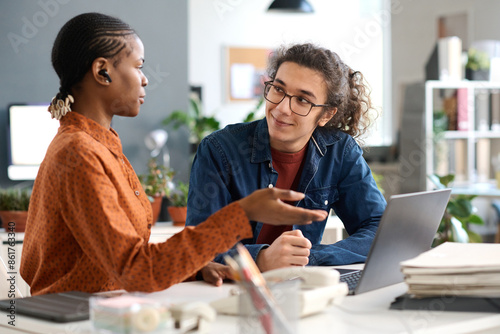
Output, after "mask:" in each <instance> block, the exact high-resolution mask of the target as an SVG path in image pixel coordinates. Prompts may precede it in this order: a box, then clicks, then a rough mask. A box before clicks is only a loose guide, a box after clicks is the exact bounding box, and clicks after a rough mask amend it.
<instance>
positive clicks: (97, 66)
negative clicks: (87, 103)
mask: <svg viewBox="0 0 500 334" xmlns="http://www.w3.org/2000/svg"><path fill="white" fill-rule="evenodd" d="M110 68H111V66H110V63H109V62H108V60H107V59H106V58H104V57H99V58H96V59H95V60H94V61H93V62H92V67H91V71H92V77H93V78H94V80H95V81H96V82H97V83H99V84H101V85H108V84H109V83H110V82H111V77H110V75H109V72H108V71H109V69H110Z"/></svg>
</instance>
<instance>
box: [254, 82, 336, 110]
mask: <svg viewBox="0 0 500 334" xmlns="http://www.w3.org/2000/svg"><path fill="white" fill-rule="evenodd" d="M273 82H274V80H270V81H266V82H264V98H265V99H266V101H269V102H270V103H272V104H280V103H281V102H283V100H284V99H285V97H289V99H288V103H289V107H290V111H291V112H293V113H294V114H295V115H299V116H302V117H306V116H307V115H309V114H310V113H311V110H312V108H315V107H330V105H329V104H315V103H312V102H311V101H309V100H308V99H304V98H303V97H300V96H297V95H290V94H288V93H287V92H285V90H284V89H283V88H280V87H278V86H275V85H274V84H273ZM268 86H273V87H276V88H279V89H281V90H282V91H283V98H282V99H281V100H280V101H279V102H273V101H270V100H268V99H267V94H268V93H269V91H268V88H267V87H268ZM266 92H267V93H266ZM292 97H296V98H298V99H302V100H306V101H307V102H308V103H309V104H310V105H311V108H309V111H308V112H307V114H305V115H302V114H299V113H296V112H295V111H293V109H292Z"/></svg>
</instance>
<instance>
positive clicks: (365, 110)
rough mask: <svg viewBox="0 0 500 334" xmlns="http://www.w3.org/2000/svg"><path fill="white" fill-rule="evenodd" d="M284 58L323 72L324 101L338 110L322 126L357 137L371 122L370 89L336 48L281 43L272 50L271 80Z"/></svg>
mask: <svg viewBox="0 0 500 334" xmlns="http://www.w3.org/2000/svg"><path fill="white" fill-rule="evenodd" d="M287 61H289V62H293V63H296V64H298V65H301V66H304V67H307V68H310V69H312V70H315V71H317V72H319V73H321V74H322V76H323V78H324V80H325V83H326V86H327V101H325V104H329V105H330V106H332V107H336V108H337V113H336V114H335V116H333V118H332V119H331V120H330V121H329V122H328V123H327V124H326V125H325V127H330V128H335V129H339V130H340V131H343V132H345V133H347V134H349V135H351V136H353V137H355V138H357V139H358V141H360V138H359V136H361V135H363V134H364V133H365V132H366V130H367V128H368V127H369V126H370V124H371V122H372V119H371V118H370V116H371V115H375V116H376V110H374V109H373V106H372V104H371V100H370V89H369V88H368V86H367V85H366V84H365V83H364V82H363V75H362V74H361V72H358V71H353V70H352V69H351V68H350V67H349V66H347V65H346V64H345V63H344V62H343V61H342V60H341V59H340V57H339V56H338V55H337V54H336V53H335V52H332V51H330V50H328V49H325V48H322V47H318V46H316V45H313V44H310V43H307V44H296V45H292V46H290V47H286V46H283V47H281V48H279V49H278V50H277V51H276V52H274V53H273V55H272V56H271V59H270V62H269V65H268V75H269V77H270V78H271V79H272V80H274V79H275V77H276V72H278V69H279V67H280V66H281V64H283V63H284V62H287ZM322 102H323V101H322ZM328 109H331V108H330V107H325V109H324V111H325V112H326V111H327V110H328ZM370 111H371V112H372V114H371V115H370Z"/></svg>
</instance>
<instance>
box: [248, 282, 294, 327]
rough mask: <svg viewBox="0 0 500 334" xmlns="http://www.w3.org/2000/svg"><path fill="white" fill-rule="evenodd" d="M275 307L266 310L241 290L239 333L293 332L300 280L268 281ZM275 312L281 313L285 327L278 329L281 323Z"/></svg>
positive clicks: (249, 294)
mask: <svg viewBox="0 0 500 334" xmlns="http://www.w3.org/2000/svg"><path fill="white" fill-rule="evenodd" d="M267 286H268V288H269V290H270V292H271V295H272V298H273V299H274V301H275V303H276V304H275V305H276V307H275V308H274V309H273V310H272V311H271V312H266V311H265V309H264V308H262V307H260V305H259V304H258V302H256V300H255V299H254V298H252V296H251V293H248V291H246V290H245V291H243V293H241V294H240V296H239V310H240V312H239V313H240V315H239V328H240V334H257V333H258V334H261V333H262V334H268V333H273V334H281V333H291V334H295V333H297V331H298V321H299V307H300V306H299V302H300V301H299V289H300V280H299V279H292V280H284V281H280V282H268V284H267ZM273 312H274V313H276V312H280V313H281V316H282V318H281V320H284V322H285V324H286V329H285V330H283V329H280V328H281V327H282V325H283V324H280V323H278V322H279V321H280V319H279V317H277V316H276V314H273ZM280 326H281V327H280Z"/></svg>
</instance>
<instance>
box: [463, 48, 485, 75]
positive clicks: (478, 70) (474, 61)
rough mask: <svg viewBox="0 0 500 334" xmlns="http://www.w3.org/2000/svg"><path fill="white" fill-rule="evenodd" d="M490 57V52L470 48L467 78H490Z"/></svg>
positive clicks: (466, 65)
mask: <svg viewBox="0 0 500 334" xmlns="http://www.w3.org/2000/svg"><path fill="white" fill-rule="evenodd" d="M489 70H490V58H489V56H488V53H486V52H484V51H479V50H476V49H474V48H470V49H469V51H468V52H467V64H465V78H466V79H469V80H489V78H490V73H489Z"/></svg>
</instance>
